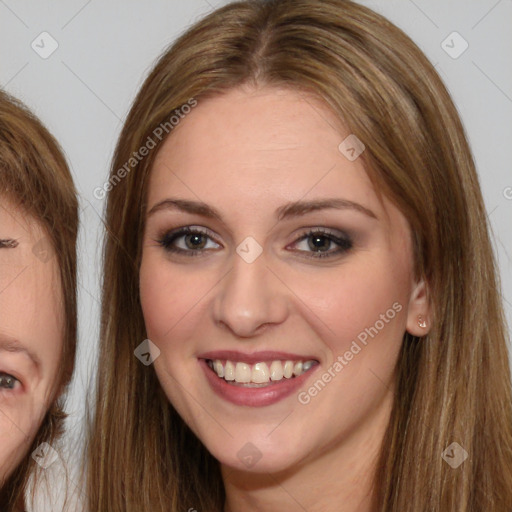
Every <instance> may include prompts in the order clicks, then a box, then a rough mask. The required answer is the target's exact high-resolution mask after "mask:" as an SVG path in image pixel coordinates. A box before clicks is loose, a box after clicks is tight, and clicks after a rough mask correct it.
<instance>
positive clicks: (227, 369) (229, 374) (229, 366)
mask: <svg viewBox="0 0 512 512" xmlns="http://www.w3.org/2000/svg"><path fill="white" fill-rule="evenodd" d="M219 363H220V361H219ZM221 364H222V363H221ZM219 377H220V375H219ZM224 378H225V379H226V380H235V365H234V364H233V363H232V362H231V361H226V366H224Z"/></svg>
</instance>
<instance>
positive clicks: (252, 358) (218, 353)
mask: <svg viewBox="0 0 512 512" xmlns="http://www.w3.org/2000/svg"><path fill="white" fill-rule="evenodd" d="M198 358H199V359H211V360H213V361H215V360H216V359H220V360H224V359H225V360H229V361H239V362H242V363H247V364H255V363H260V362H262V361H276V360H281V361H318V359H317V358H316V357H315V356H310V355H300V354H291V353H290V352H276V351H273V350H264V351H261V352H252V353H250V354H247V353H245V352H239V351H238V350H214V351H211V352H205V353H203V354H200V355H199V356H198Z"/></svg>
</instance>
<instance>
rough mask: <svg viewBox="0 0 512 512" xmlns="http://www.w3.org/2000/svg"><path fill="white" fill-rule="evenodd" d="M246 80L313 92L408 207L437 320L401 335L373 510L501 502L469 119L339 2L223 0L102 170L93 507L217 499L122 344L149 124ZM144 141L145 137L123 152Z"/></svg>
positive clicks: (407, 57) (503, 392)
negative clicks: (454, 451)
mask: <svg viewBox="0 0 512 512" xmlns="http://www.w3.org/2000/svg"><path fill="white" fill-rule="evenodd" d="M245 83H252V84H255V85H258V86H270V87H274V86H275V87H292V88H294V89H295V90H298V91H305V92H308V93H312V94H315V95H316V97H318V98H320V99H321V100H323V101H324V103H325V104H326V105H327V106H328V108H330V109H331V110H332V111H333V112H334V113H335V114H336V115H337V116H338V118H339V119H340V121H342V122H343V124H344V125H345V126H346V127H347V128H348V129H349V130H350V132H351V133H353V134H355V135H356V136H357V137H358V138H359V139H360V140H361V141H363V142H364V144H365V145H366V151H365V152H364V153H363V155H362V158H364V163H365V166H366V168H367V171H368V174H369V176H370V178H371V179H372V182H373V183H374V184H375V187H376V190H377V191H381V192H382V193H383V194H385V195H386V196H387V197H389V198H390V199H391V200H392V201H393V202H394V203H395V204H396V205H397V206H398V208H399V209H400V210H401V212H402V213H403V214H404V215H405V217H406V218H407V219H408V221H409V225H410V228H411V231H412V236H413V240H414V249H415V261H414V263H415V271H416V274H417V276H422V277H424V278H425V279H426V281H427V282H428V285H429V297H430V300H431V307H432V311H433V315H432V318H433V327H432V329H431V331H430V333H429V334H428V336H425V337H424V338H421V339H417V338H414V337H413V336H411V335H409V334H407V333H406V334H405V335H404V339H403V344H402V350H401V353H400V357H399V360H398V362H397V367H396V379H397V386H396V394H395V398H394V405H393V409H392V414H391V419H390V422H389V426H388V428H387V431H386V435H385V439H384V442H383V446H382V451H381V457H380V463H379V466H378V472H377V478H376V479H375V493H374V497H375V510H379V511H381V512H391V511H393V512H397V511H400V512H408V511H409V512H434V511H438V512H448V511H453V512H455V511H457V512H477V511H478V512H483V511H488V510H492V511H494V512H504V511H507V512H510V510H511V509H512V396H511V381H510V369H509V364H508V353H507V345H506V327H505V320H504V315H503V311H502V304H501V297H500V291H499V283H498V277H497V271H496V263H495V259H494V255H493V252H492V248H491V242H490V239H489V234H488V224H487V218H486V212H485V208H484V203H483V200H482V195H481V192H480V187H479V182H478V177H477V174H476V171H475V165H474V162H473V159H472V155H471V152H470V148H469V145H468V142H467V139H466V136H465V132H464V129H463V126H462V124H461V121H460V119H459V116H458V113H457V111H456V108H455V106H454V104H453V102H452V100H451V98H450V96H449V94H448V92H447V90H446V88H445V86H444V85H443V83H442V81H441V79H440V77H439V76H438V74H437V73H436V71H435V69H434V68H433V66H432V65H431V64H430V62H429V61H428V60H427V58H426V57H425V56H424V54H423V53H422V52H421V51H420V49H419V48H418V47H417V46H416V45H415V44H414V43H413V42H412V41H411V39H410V38H409V37H407V36H406V35H405V34H404V33H403V32H402V31H401V30H400V29H398V28H397V27H395V26H394V25H393V24H391V23H390V22H389V21H387V20H386V19H385V18H383V17H382V16H380V15H378V14H376V13H375V12H373V11H371V10H370V9H368V8H365V7H363V6H361V5H358V4H356V3H353V2H351V1H347V0H281V1H278V0H276V1H272V0H266V1H265V0H253V1H251V0H248V1H240V2H235V3H231V4H228V5H227V6H225V7H222V8H220V9H218V10H216V11H214V12H212V13H211V14H209V15H208V16H206V17H205V18H204V19H203V20H201V21H199V22H198V23H196V24H195V25H193V26H192V27H191V28H190V29H189V30H187V32H186V33H184V34H183V35H182V36H181V37H179V38H178V40H177V41H176V42H175V43H174V44H172V46H171V47H170V48H169V49H167V51H165V53H164V54H163V55H162V56H161V58H160V59H159V60H158V62H157V63H156V65H155V67H154V68H153V70H152V71H151V73H150V74H149V76H148V78H147V79H146V81H145V82H144V84H143V86H142V88H141V90H140V91H139V93H138V95H137V97H136V99H135V101H134V104H133V106H132V108H131V111H130V113H129V115H128V117H127V119H126V122H125V125H124V128H123V130H122V133H121V135H120V138H119V142H118V145H117V148H116V152H115V156H114V160H113V165H112V169H111V174H110V178H109V183H108V189H110V192H109V196H108V203H107V208H106V227H107V230H108V233H107V236H106V244H105V252H104V282H103V312H102V326H101V341H100V343H101V347H100V353H99V373H98V382H97V397H96V400H97V403H96V411H95V417H94V419H93V421H92V423H91V426H90V428H91V433H90V439H89V461H88V464H89V466H88V479H89V482H88V495H89V500H90V502H89V506H90V510H91V511H94V512H96V511H100V510H101V511H104V510H109V511H110V512H121V511H123V512H128V511H130V512H139V511H141V510H152V511H154V512H157V511H162V512H163V511H169V510H173V511H177V510H188V509H189V508H191V507H193V508H196V509H197V510H205V511H220V510H222V509H223V508H222V507H223V500H224V490H223V485H222V480H221V477H220V474H219V468H218V464H217V463H216V461H215V460H214V459H213V457H212V456H211V455H210V454H209V453H208V452H207V451H206V449H205V448H204V447H203V445H202V444H201V443H200V442H199V440H197V439H196V438H195V436H194V435H193V434H192V433H191V431H190V430H189V429H188V428H187V426H186V425H185V424H184V423H183V421H182V420H181V419H180V418H179V416H178V415H177V413H176V412H175V411H174V409H173V407H172V405H171V404H170V403H169V401H168V400H167V398H166V397H165V396H164V394H163V392H162V391H161V388H160V386H159V383H158V381H157V379H156V377H155V372H154V370H153V368H152V367H145V366H143V365H142V364H140V362H139V361H138V360H137V359H136V358H135V357H134V355H133V351H134V349H135V348H136V347H137V345H138V344H139V343H141V341H142V340H144V339H145V338H146V332H145V328H144V321H143V316H142V310H141V305H140V302H139V290H138V284H139V275H138V272H139V265H140V258H141V237H142V233H143V230H144V215H143V213H144V210H145V201H146V189H147V182H148V175H149V173H150V172H151V166H152V163H153V161H154V158H155V154H156V153H157V151H158V147H159V146H160V144H161V142H162V140H165V137H166V136H172V130H171V129H168V130H166V131H165V133H164V134H163V135H164V136H162V137H155V134H156V133H160V132H162V130H161V129H160V132H159V131H158V130H157V129H158V127H161V126H162V123H165V122H166V121H167V120H168V119H169V116H171V115H172V113H173V112H174V111H175V110H176V109H180V108H181V107H182V105H185V104H187V103H189V102H190V99H191V98H193V99H194V101H197V102H199V103H200V102H201V101H203V100H205V98H207V97H209V96H212V95H217V94H222V93H223V92H225V91H227V90H229V89H231V88H233V87H237V86H239V85H241V84H245ZM185 122H186V121H185ZM162 133H163V132H162ZM150 139H151V140H152V142H153V143H154V146H155V147H156V148H155V149H151V150H150V151H149V154H147V156H145V157H144V158H141V159H140V160H139V159H138V160H137V161H135V159H134V161H133V162H132V161H130V158H132V156H133V154H134V153H135V152H138V151H139V149H140V148H141V147H142V146H144V145H146V146H148V141H149V140H150ZM127 162H131V163H130V167H129V168H128V170H127V167H126V164H127ZM132 164H133V165H132ZM123 169H124V171H123ZM452 442H457V443H458V444H460V445H461V446H462V447H463V448H464V449H465V450H466V452H467V453H468V454H469V457H468V459H467V460H466V461H465V462H464V463H463V464H462V465H461V466H459V467H458V468H457V469H454V468H452V467H450V466H449V465H448V464H447V463H446V462H445V460H443V458H442V453H443V451H444V450H445V449H446V448H447V447H448V446H449V445H450V444H451V443H452Z"/></svg>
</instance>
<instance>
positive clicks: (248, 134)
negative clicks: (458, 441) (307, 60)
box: [140, 88, 428, 512]
mask: <svg viewBox="0 0 512 512" xmlns="http://www.w3.org/2000/svg"><path fill="white" fill-rule="evenodd" d="M348 135H349V133H348V132H346V131H344V130H343V128H342V127H340V126H339V124H338V123H337V120H336V118H335V117H334V116H333V114H331V113H330V111H329V110H328V109H327V108H326V107H325V106H324V105H323V104H322V103H320V102H319V101H317V100H315V99H314V98H312V97H306V96H304V95H303V94H301V93H298V92H293V91H290V90H282V89H269V88H260V89H257V90H253V89H247V88H244V89H234V90H231V91H229V92H228V93H226V94H225V95H223V96H219V97H215V98H210V99H207V100H204V101H203V102H201V101H199V104H198V106H197V107H196V108H195V109H194V111H193V112H192V113H191V114H190V115H188V116H187V117H186V118H185V119H184V120H183V121H182V122H181V123H180V125H179V126H178V127H177V128H175V131H174V132H173V134H172V136H171V137H169V139H168V140H167V141H166V142H165V143H164V145H163V147H162V148H161V149H160V150H159V154H158V156H157V158H156V160H155V163H154V167H153V169H152V172H151V176H150V181H149V190H148V207H147V222H146V229H145V233H144V242H143V256H142V263H141V269H140V293H141V301H142V306H143V312H144V318H145V322H146V327H147V332H148V336H149V338H150V339H151V340H152V341H153V342H154V343H155V344H156V345H157V346H158V348H159V349H160V351H161V354H160V356H159V357H158V358H157V359H156V360H155V363H154V366H155V371H156V372H157V375H158V378H159V380H160V382H161V384H162V387H163V389H164V390H165V392H166V394H167V396H168V397H169V400H170V401H171V402H172V404H173V405H174V407H175V408H176V409H177V411H178V412H179V413H180V415H181V416H182V417H183V418H184V420H185V421H186V422H187V424H188V425H189V426H190V428H191V429H192V430H193V431H194V432H195V433H196V435H197V436H198V437H199V438H200V439H201V441H202V442H203V443H204V444H205V446H206V447H207V448H208V450H209V451H210V452H211V453H212V454H213V455H214V456H215V457H216V458H217V459H218V460H219V461H220V463H221V468H222V474H223V479H224V484H225V488H226V494H227V500H226V506H225V510H226V512H241V511H244V512H247V511H253V510H254V511H257V510H267V511H292V510H293V511H296V510H307V511H308V512H320V511H321V512H328V511H331V510H332V511H339V510H343V511H344V512H355V511H358V512H369V511H370V510H371V508H370V507H371V505H370V489H371V483H372V478H373V473H374V469H375V457H376V456H377V454H378V451H379V449H380V445H381V442H382V437H383V435H384V432H385V429H386V426H387V422H388V420H389V413H390V410H391V405H392V393H393V386H394V376H393V369H394V365H395V363H396V361H397V356H398V352H399V349H400V346H401V342H402V338H403V335H404V333H405V331H406V330H407V331H409V332H411V333H412V334H417V335H424V334H426V329H422V328H420V327H419V326H418V321H417V316H418V315H420V314H421V315H423V316H424V317H425V318H428V308H427V304H426V293H425V285H424V283H423V282H421V281H420V282H416V280H415V279H414V277H413V259H412V245H411V241H410V231H409V227H408V224H407V222H406V219H405V218H404V216H403V215H402V214H401V213H400V211H399V210H398V209H397V208H396V207H395V206H394V205H392V204H391V203H390V202H389V201H387V200H385V201H384V203H381V202H380V201H379V200H378V198H377V196H376V194H375V191H374V189H373V187H372V184H371V182H370V180H369V178H368V176H367V174H366V172H365V169H364V165H363V161H362V159H361V158H358V159H356V160H355V161H353V162H351V161H349V160H348V159H347V158H346V157H345V156H344V155H343V154H342V153H341V152H340V151H339V149H338V145H339V144H340V142H342V141H343V140H344V139H345V137H347V136H348ZM328 198H329V199H331V198H336V199H342V200H344V201H345V203H344V207H343V208H341V209H337V208H327V209H316V210H314V211H309V212H306V213H304V214H302V215H296V216H290V217H287V218H284V219H281V220H279V219H278V218H277V217H276V216H275V211H276V209H278V208H280V207H282V206H283V205H284V204H286V203H289V202H295V201H311V200H325V199H328ZM168 199H186V200H189V201H200V202H203V203H206V204H208V205H209V206H210V207H212V208H214V209H215V210H217V212H218V213H219V215H220V216H221V219H218V218H211V217H207V216H205V215H204V214H203V213H201V212H198V213H190V212H186V211H183V210H181V209H176V208H171V207H168V205H169V203H165V201H166V200H168ZM349 202H350V204H349ZM157 205H160V206H157ZM166 205H167V206H166ZM354 205H355V206H354ZM185 226H189V227H193V228H194V229H195V230H197V229H199V230H201V231H202V232H204V233H205V234H204V233H203V234H202V235H201V233H200V234H199V235H197V234H196V235H195V238H194V235H181V236H180V237H179V238H175V239H173V240H172V242H169V240H170V237H169V232H171V231H174V230H176V229H177V228H181V227H185ZM319 229H320V230H321V231H322V232H321V233H320V234H318V230H319ZM315 230H316V231H315ZM308 232H315V233H317V234H316V235H309V236H306V235H307V233H308ZM319 236H320V238H318V237H319ZM330 236H331V238H329V237H330ZM247 237H252V238H253V239H254V240H256V241H257V243H258V245H259V246H260V247H261V249H262V252H261V254H260V255H259V256H258V257H257V258H256V259H255V260H254V261H252V262H251V263H248V262H247V261H246V260H244V258H242V257H241V256H240V254H239V253H237V251H236V249H237V247H238V246H239V245H240V244H241V243H242V242H243V241H244V240H245V239H246V238H247ZM332 237H336V239H337V240H340V239H341V240H342V243H341V244H338V242H335V241H333V239H332ZM315 238H316V241H317V243H316V244H313V243H312V241H314V240H315ZM198 242H201V243H200V244H198ZM319 246H322V247H321V249H322V250H319V249H317V247H319ZM171 247H173V248H177V249H181V251H182V252H181V253H177V252H170V250H169V249H170V248H171ZM199 247H201V249H199ZM192 252H194V253H196V256H190V254H191V253H192ZM319 252H323V253H324V254H325V253H330V254H329V255H328V256H327V257H323V258H320V257H318V253H319ZM315 255H316V256H315ZM381 325H382V326H381ZM370 327H373V328H374V329H375V330H376V331H377V333H376V334H375V333H373V331H371V332H372V334H373V336H369V335H368V339H367V343H366V344H365V345H363V344H362V343H359V348H360V350H359V351H357V349H356V348H355V347H354V345H353V342H354V340H358V335H359V336H360V335H361V333H364V332H367V331H365V329H368V328H370ZM362 337H364V336H362ZM360 338H361V336H360ZM360 338H359V339H360ZM351 347H352V348H351ZM212 350H233V351H239V352H242V353H244V354H254V353H255V352H259V351H269V350H270V351H282V352H287V353H293V354H298V355H304V356H305V355H309V356H313V357H314V359H316V360H317V361H318V365H316V366H314V367H313V369H312V370H310V371H309V377H307V378H306V380H305V381H304V383H303V385H301V387H300V389H297V390H296V392H294V393H292V394H291V395H289V396H287V397H285V398H283V399H281V400H279V401H277V402H276V403H273V404H271V405H266V406H261V407H252V406H250V405H237V404H234V403H232V402H231V401H229V400H226V399H224V398H222V397H221V396H219V395H218V394H217V393H216V392H214V390H212V387H211V386H210V384H209V382H208V379H207V378H205V372H204V368H203V367H202V366H201V365H200V359H201V358H200V357H199V356H200V355H201V354H203V353H205V352H208V351H212ZM347 351H348V352H351V351H352V352H351V353H352V354H353V355H352V356H350V355H349V354H347ZM354 352H356V353H355V354H354ZM339 357H341V358H343V361H344V362H343V363H342V362H340V359H338V358H339ZM336 362H338V366H336ZM345 363H346V364H345ZM340 366H341V369H340ZM324 374H329V375H330V376H331V378H330V379H329V377H326V378H325V380H328V383H326V384H325V386H323V387H321V388H320V390H318V389H317V391H316V392H315V391H310V389H311V387H312V386H313V384H314V383H315V382H316V381H318V380H319V379H320V380H321V379H322V375H324ZM301 393H302V394H301ZM301 398H302V399H301ZM247 443H251V445H250V446H253V447H255V452H254V454H256V455H257V458H258V460H257V462H256V463H254V464H253V465H248V464H247V461H246V460H244V459H243V457H242V456H241V455H240V454H241V453H242V454H243V453H244V451H243V449H244V447H245V449H247ZM251 449H252V448H251ZM254 454H253V455H254Z"/></svg>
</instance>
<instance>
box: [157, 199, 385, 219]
mask: <svg viewBox="0 0 512 512" xmlns="http://www.w3.org/2000/svg"><path fill="white" fill-rule="evenodd" d="M330 208H332V209H337V210H355V211H357V212H360V213H363V214H364V215H367V216H368V217H371V218H372V219H376V220H378V218H377V216H376V215H375V213H373V212H372V211H371V210H370V209H368V208H366V207H365V206H363V205H361V204H359V203H355V202H353V201H348V200H347V199H340V198H327V199H318V200H312V201H294V202H291V203H286V204H285V205H283V206H280V207H279V208H277V210H276V211H275V215H276V217H277V219H278V220H283V219H286V218H290V217H298V216H301V215H305V214H307V213H309V212H313V211H318V210H326V209H330ZM161 210H181V211H184V212H187V213H193V214H197V215H202V216H203V217H208V218H211V219H216V220H218V221H221V222H222V216H221V215H220V213H219V212H218V211H217V210H216V209H215V208H213V207H211V206H209V205H207V204H206V203H203V202H200V201H191V200H187V199H171V198H169V199H164V200H163V201H160V202H159V203H157V204H155V205H154V206H153V207H152V208H151V209H150V210H149V212H148V214H147V216H148V217H150V216H151V215H153V214H154V213H156V212H158V211H161Z"/></svg>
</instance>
